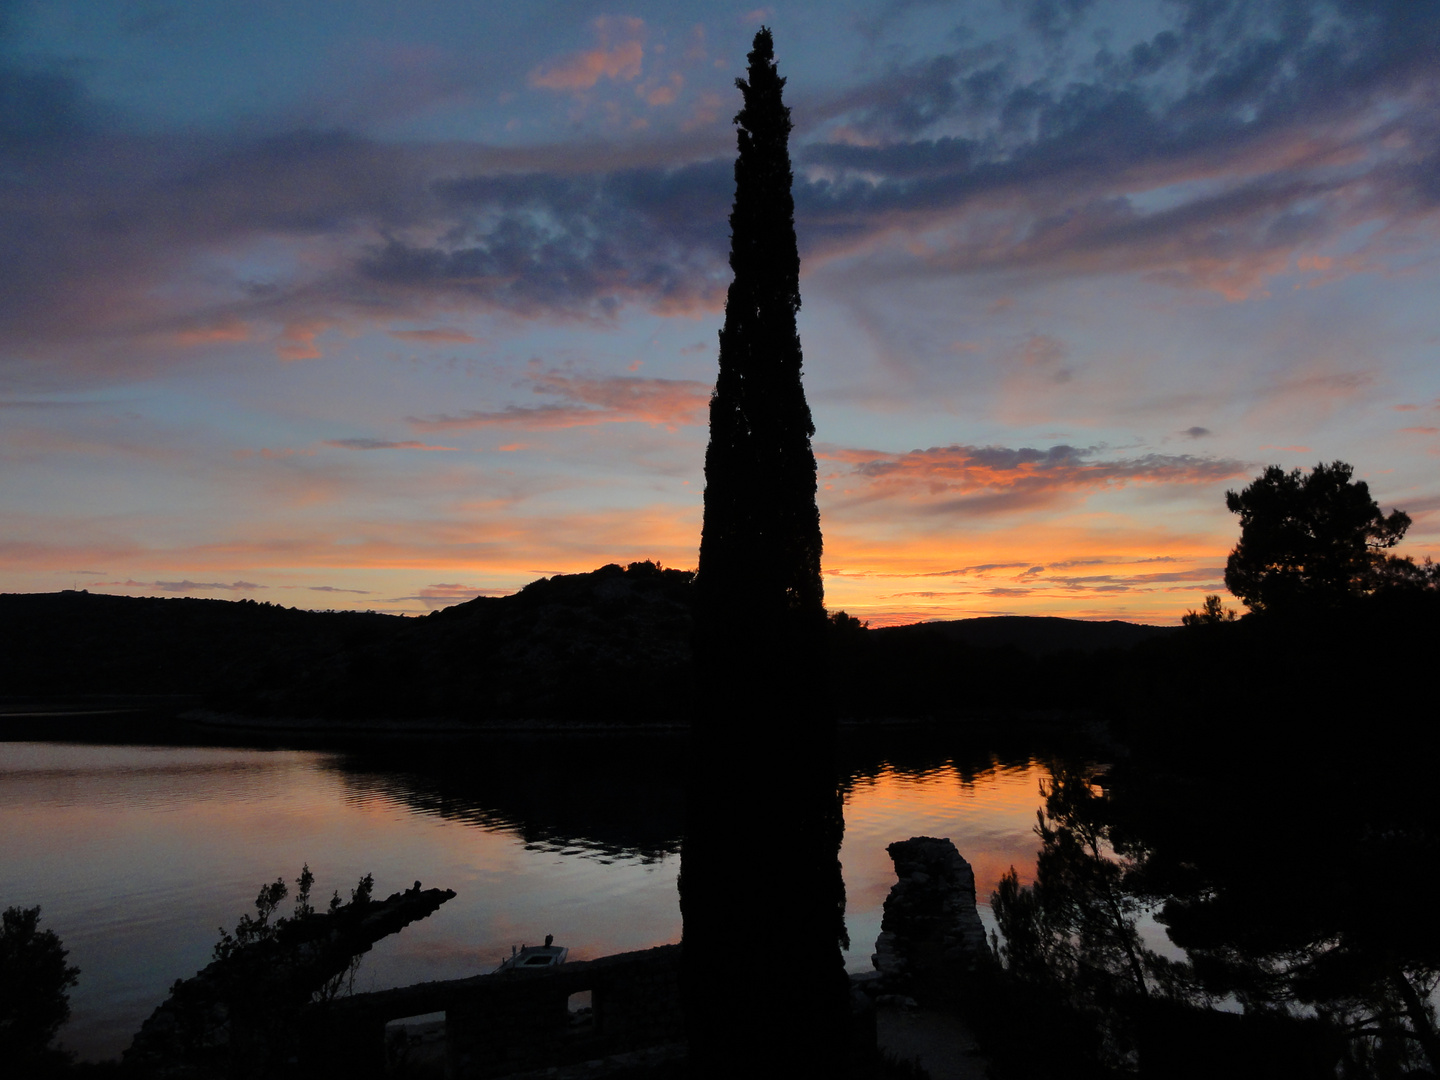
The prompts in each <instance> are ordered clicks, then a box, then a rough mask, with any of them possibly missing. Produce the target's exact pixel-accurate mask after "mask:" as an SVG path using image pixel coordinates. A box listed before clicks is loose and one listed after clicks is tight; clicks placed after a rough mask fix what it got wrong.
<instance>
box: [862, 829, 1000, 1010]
mask: <svg viewBox="0 0 1440 1080" xmlns="http://www.w3.org/2000/svg"><path fill="white" fill-rule="evenodd" d="M886 850H887V851H888V852H889V853H890V858H891V859H893V860H894V862H895V875H896V877H897V878H898V880H897V881H896V882H895V885H894V886H893V887H892V888H891V890H890V895H889V896H888V897H886V899H885V914H884V917H883V918H882V920H881V923H880V928H881V932H880V936H879V937H878V938H876V940H875V954H874V956H873V957H872V962H873V963H874V965H875V968H876V970H877V971H878V972H879V974H880V981H881V983H882V984H883V986H884V989H885V990H886V991H888V992H891V993H902V994H907V995H908V994H917V993H918V994H922V995H923V994H925V993H927V992H928V991H932V990H934V989H936V988H939V987H943V986H946V985H953V982H954V980H956V979H958V978H963V977H964V975H965V974H967V973H971V972H975V971H978V970H980V969H982V968H983V967H985V966H988V965H990V964H992V963H993V962H994V960H993V957H992V956H991V953H990V949H989V946H988V945H987V944H986V940H985V928H984V926H983V925H981V922H980V915H979V912H977V911H976V909H975V872H974V871H973V870H972V869H971V868H970V864H969V863H968V862H966V861H965V860H964V859H963V858H962V857H961V855H960V853H959V852H958V851H956V850H955V845H954V843H953V842H951V841H950V840H948V839H939V838H936V837H933V836H912V837H911V838H910V839H909V840H897V841H896V842H895V843H893V844H891V845H890V846H889V847H888V848H887V849H886Z"/></svg>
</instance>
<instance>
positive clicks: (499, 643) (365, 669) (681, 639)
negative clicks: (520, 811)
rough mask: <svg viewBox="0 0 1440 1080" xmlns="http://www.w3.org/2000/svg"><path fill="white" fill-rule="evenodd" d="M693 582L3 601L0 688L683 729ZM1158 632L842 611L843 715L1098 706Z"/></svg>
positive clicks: (313, 712) (649, 567) (635, 571)
mask: <svg viewBox="0 0 1440 1080" xmlns="http://www.w3.org/2000/svg"><path fill="white" fill-rule="evenodd" d="M690 580H691V575H690V574H689V573H688V572H685V571H680V570H662V569H661V568H660V567H658V566H656V565H654V564H652V563H648V562H646V563H631V564H630V565H629V566H628V567H621V566H618V565H610V566H604V567H601V568H600V569H598V570H595V571H592V572H590V573H585V574H563V575H556V576H555V577H551V578H541V579H540V580H538V581H534V582H531V583H530V584H529V585H527V586H525V588H523V589H521V590H520V591H519V592H517V593H515V594H513V595H511V596H504V597H498V598H488V597H484V598H479V599H476V600H471V601H469V602H468V603H463V604H457V605H455V606H453V607H449V608H445V609H444V610H442V611H436V612H432V613H431V614H430V615H428V616H425V617H422V618H402V617H399V616H393V615H379V614H375V613H363V612H334V611H328V612H327V611H301V610H297V609H294V608H284V607H279V606H276V605H273V604H263V603H256V602H254V601H251V600H242V601H228V600H195V599H156V598H137V597H122V596H104V595H92V594H89V593H84V592H63V593H46V594H9V595H0V695H3V696H4V697H6V698H9V699H11V700H12V702H13V701H14V699H16V698H20V697H31V698H47V699H49V700H51V701H55V700H57V699H67V698H73V697H75V696H77V695H116V694H136V695H186V696H188V698H189V700H191V701H192V702H195V703H199V704H202V705H203V706H204V707H206V708H208V709H211V710H214V711H217V712H222V713H238V714H245V715H251V716H257V717H274V718H286V719H311V718H328V719H336V720H341V719H344V720H350V719H374V720H382V719H383V720H398V721H415V720H425V719H445V720H460V721H466V722H481V723H483V722H486V721H495V720H519V719H526V720H529V719H555V720H588V721H600V722H605V723H615V722H621V723H623V722H646V723H653V722H683V721H684V720H685V718H686V717H687V716H688V714H689V712H690V705H691V702H692V698H691V695H692V693H693V692H694V691H693V679H692V673H691V655H690V635H691V615H690V606H691V587H690ZM1169 633H1170V628H1165V627H1147V626H1137V625H1134V624H1130V623H1120V622H1108V623H1089V622H1080V621H1077V620H1072V619H1055V618H1018V617H998V618H986V619H963V620H958V621H954V622H939V623H922V624H916V625H913V626H902V627H892V628H887V629H883V630H874V631H867V630H861V629H859V628H858V624H855V625H850V624H845V623H841V622H837V624H836V626H835V648H834V650H833V652H834V660H833V665H834V666H833V670H832V678H831V683H832V685H833V686H834V688H835V691H836V693H835V701H836V708H837V709H838V710H839V711H840V712H841V714H842V715H847V716H855V717H876V716H931V717H948V716H956V715H966V714H973V713H975V712H977V711H983V712H986V713H994V712H997V711H998V712H1007V711H1010V710H1012V709H1017V708H1018V709H1025V708H1049V707H1071V706H1074V705H1077V704H1080V705H1084V704H1090V703H1092V702H1093V701H1094V700H1095V699H1096V698H1097V696H1100V695H1102V694H1103V691H1102V689H1101V687H1102V686H1103V685H1107V684H1113V681H1114V679H1115V677H1116V672H1117V670H1118V669H1117V665H1118V663H1119V661H1118V660H1117V657H1119V656H1120V655H1121V653H1122V651H1123V650H1128V649H1129V648H1130V647H1131V646H1133V645H1134V644H1136V643H1137V642H1139V641H1142V640H1146V639H1151V638H1157V637H1165V636H1167V635H1168V634H1169Z"/></svg>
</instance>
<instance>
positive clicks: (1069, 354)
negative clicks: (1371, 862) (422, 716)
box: [0, 0, 1440, 625]
mask: <svg viewBox="0 0 1440 1080" xmlns="http://www.w3.org/2000/svg"><path fill="white" fill-rule="evenodd" d="M762 22H763V23H765V24H766V25H769V26H770V27H772V29H773V31H774V35H775V46H776V54H777V57H778V60H779V65H780V70H781V74H782V75H785V76H786V77H788V79H789V84H788V86H787V88H786V100H787V102H788V103H789V104H790V106H791V108H792V113H793V119H794V122H795V130H794V133H793V135H792V137H791V154H792V156H793V158H794V162H795V198H796V206H797V217H796V229H797V233H798V236H799V242H800V251H801V258H802V269H801V275H802V276H801V290H802V294H803V298H804V306H803V308H802V310H801V312H800V334H801V341H802V344H803V346H804V349H805V378H806V390H807V393H808V395H809V400H810V404H811V408H812V410H813V411H814V415H815V423H816V427H817V434H816V438H815V448H816V452H817V455H818V457H819V465H820V486H821V489H822V490H821V492H820V496H821V513H822V523H823V528H824V533H825V574H826V579H825V587H826V594H827V602H828V603H829V605H830V607H831V608H832V609H834V608H845V609H846V610H848V611H850V612H851V613H852V614H855V615H859V616H860V617H862V618H866V619H869V620H871V621H872V623H874V624H877V625H880V624H886V623H897V622H912V621H916V620H920V619H931V618H960V617H968V616H973V615H987V614H988V615H997V614H1027V615H1043V614H1051V615H1066V616H1072V617H1079V618H1088V619H1112V618H1118V619H1128V620H1136V621H1147V622H1161V623H1171V622H1175V621H1177V620H1178V619H1179V617H1180V615H1182V614H1183V613H1184V611H1185V610H1186V608H1188V607H1195V606H1198V604H1199V603H1200V602H1201V600H1202V598H1203V596H1204V595H1205V594H1206V593H1207V592H1216V591H1223V583H1222V582H1221V575H1222V571H1223V566H1224V562H1225V556H1226V554H1227V552H1228V551H1229V549H1230V547H1231V546H1233V544H1234V542H1235V540H1236V537H1237V525H1236V519H1235V518H1234V517H1233V516H1232V515H1231V514H1229V513H1228V512H1227V511H1226V509H1225V505H1224V494H1225V491H1226V489H1227V488H1239V487H1241V486H1243V485H1244V484H1245V483H1246V482H1247V481H1248V479H1249V478H1250V477H1251V476H1253V475H1255V474H1256V473H1257V472H1259V471H1260V470H1261V469H1262V468H1263V467H1264V466H1265V465H1267V464H1272V463H1275V464H1281V465H1284V466H1286V467H1287V468H1288V467H1294V466H1310V465H1314V464H1315V463H1316V462H1317V461H1321V460H1325V461H1330V460H1334V459H1337V458H1338V459H1343V460H1345V461H1349V462H1351V463H1352V464H1353V465H1354V466H1355V467H1356V472H1357V475H1358V476H1359V477H1362V478H1364V479H1366V480H1367V481H1368V482H1369V484H1370V487H1371V490H1372V493H1373V494H1374V495H1375V496H1376V498H1377V499H1378V500H1379V501H1380V504H1381V506H1382V507H1383V508H1384V509H1385V510H1387V511H1388V510H1389V509H1391V508H1392V507H1398V508H1400V509H1402V510H1405V511H1407V512H1408V513H1409V514H1410V515H1411V516H1412V518H1413V519H1414V525H1413V527H1412V529H1411V532H1410V535H1409V537H1408V538H1407V539H1406V541H1405V542H1404V544H1403V545H1402V546H1401V548H1400V549H1399V550H1400V551H1401V552H1402V553H1405V554H1413V555H1416V556H1417V557H1423V556H1425V555H1435V556H1440V364H1437V354H1440V290H1437V285H1440V63H1437V57H1440V3H1435V2H1432V0H1363V2H1360V0H1356V2H1341V3H1305V2H1273V3H1272V2H1265V0H1186V2H1166V3H1154V2H1133V3H1131V2H1119V0H1116V2H1096V0H996V2H993V3H987V2H968V3H964V4H959V3H927V2H924V0H892V2H889V3H850V4H846V3H836V2H827V3H818V2H817V3H783V4H776V5H774V6H771V7H765V8H760V9H758V10H757V9H754V8H753V7H751V6H748V5H745V4H728V3H724V2H716V0H710V2H706V3H703V4H701V3H694V2H691V0H668V2H666V3H663V4H662V3H628V4H616V3H613V2H612V3H604V4H591V3H583V2H572V3H544V2H530V3H503V4H502V3H486V2H477V0H467V2H464V3H461V2H458V0H456V2H452V0H411V2H409V3H405V4H401V3H380V2H365V0H355V2H349V3H344V4H340V3H334V2H333V0H285V2H284V3H279V2H270V0H250V2H246V3H237V2H235V0H184V2H174V3H167V2H163V0H135V2H122V0H45V2H43V3H42V2H38V0H37V2H34V3H24V2H19V3H17V2H14V0H0V591H10V592H32V591H52V590H57V589H66V588H87V589H89V590H91V591H92V592H108V593H123V594H129V595H136V596H151V595H153V596H179V595H190V596H208V597H224V598H231V599H237V598H242V597H245V598H252V599H255V600H262V601H270V602H274V603H280V604H284V605H287V606H297V607H318V608H362V609H365V608H369V609H375V610H379V611H393V612H410V613H423V612H426V611H428V610H431V609H433V608H435V607H438V606H443V605H446V604H450V603H454V602H457V601H459V600H464V599H468V598H470V597H472V596H475V595H479V594H490V595H495V594H501V593H508V592H512V591H514V590H515V589H516V588H518V587H520V586H521V585H523V584H525V583H526V582H528V581H530V580H533V579H534V578H537V577H540V576H542V575H550V574H555V573H568V572H575V571H584V570H590V569H594V568H595V567H597V566H600V565H602V564H604V563H607V562H630V561H633V560H638V559H657V560H659V561H661V562H662V563H663V564H664V565H666V566H676V567H682V568H689V567H693V566H694V565H695V561H696V553H697V549H698V543H699V529H700V517H701V495H702V490H703V486H704V477H703V472H702V467H703V457H704V449H705V442H706V437H707V431H706V426H705V425H706V409H707V400H708V396H709V391H710V386H711V384H712V382H713V380H714V375H715V364H716V331H717V330H718V328H719V326H720V324H721V322H722V319H723V305H724V296H725V288H726V286H727V284H728V282H729V269H728V266H727V263H726V256H727V252H728V237H729V234H728V226H727V222H726V217H727V214H728V212H729V206H730V200H731V196H732V194H733V180H732V173H731V170H732V165H733V159H734V153H735V134H734V127H733V125H732V123H731V118H732V117H733V116H734V114H735V112H736V111H737V110H738V108H739V105H740V95H739V92H738V91H737V90H736V89H735V87H734V79H735V77H736V76H737V75H740V74H742V73H743V70H744V66H745V54H746V52H747V51H748V49H749V46H750V41H751V39H752V37H753V35H754V33H755V31H756V30H757V29H758V28H759V26H760V25H761V23H762Z"/></svg>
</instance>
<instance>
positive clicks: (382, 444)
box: [321, 439, 459, 450]
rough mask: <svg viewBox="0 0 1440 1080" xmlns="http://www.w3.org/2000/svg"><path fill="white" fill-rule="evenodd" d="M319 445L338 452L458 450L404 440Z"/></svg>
mask: <svg viewBox="0 0 1440 1080" xmlns="http://www.w3.org/2000/svg"><path fill="white" fill-rule="evenodd" d="M321 445H323V446H333V447H335V448H336V449H338V450H458V449H459V447H455V446H431V445H430V444H429V443H422V442H416V441H415V440H414V439H406V440H404V441H403V442H390V441H389V440H387V439H326V440H325V441H324V442H323V443H322V444H321Z"/></svg>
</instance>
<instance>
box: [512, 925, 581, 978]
mask: <svg viewBox="0 0 1440 1080" xmlns="http://www.w3.org/2000/svg"><path fill="white" fill-rule="evenodd" d="M554 941H555V935H553V934H546V935H545V944H544V945H521V946H520V948H519V949H516V948H515V947H514V946H513V945H512V946H511V947H510V957H509V959H507V960H504V961H502V962H501V964H500V966H499V967H498V968H496V969H495V971H496V973H497V974H498V973H499V972H501V971H520V970H522V969H524V970H531V969H534V968H548V967H555V966H556V965H557V964H563V963H564V962H565V958H566V957H567V956H569V955H570V950H569V949H567V948H565V946H563V945H556V944H554Z"/></svg>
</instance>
